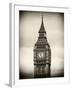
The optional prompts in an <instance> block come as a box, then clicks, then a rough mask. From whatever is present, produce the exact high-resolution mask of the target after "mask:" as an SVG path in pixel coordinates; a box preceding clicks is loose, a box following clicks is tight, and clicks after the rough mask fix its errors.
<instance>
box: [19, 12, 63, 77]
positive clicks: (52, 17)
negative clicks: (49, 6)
mask: <svg viewBox="0 0 72 90" xmlns="http://www.w3.org/2000/svg"><path fill="white" fill-rule="evenodd" d="M42 15H43V23H44V27H45V30H46V33H47V40H48V42H49V44H50V47H51V76H52V77H61V76H63V75H64V14H63V13H50V12H32V11H20V12H19V29H20V30H19V31H20V33H19V48H20V52H19V57H20V60H19V61H20V66H19V70H20V71H19V72H20V79H21V78H32V77H33V74H34V64H33V48H34V44H35V43H36V41H37V38H38V31H39V29H40V26H41V21H42Z"/></svg>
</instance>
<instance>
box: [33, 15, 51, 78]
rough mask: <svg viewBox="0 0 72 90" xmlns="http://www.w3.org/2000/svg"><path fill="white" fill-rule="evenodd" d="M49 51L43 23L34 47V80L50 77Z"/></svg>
mask: <svg viewBox="0 0 72 90" xmlns="http://www.w3.org/2000/svg"><path fill="white" fill-rule="evenodd" d="M50 66H51V49H50V45H49V43H48V42H47V38H46V31H45V28H44V23H43V16H42V22H41V27H40V30H39V37H38V40H37V42H36V43H35V46H34V78H45V77H50Z"/></svg>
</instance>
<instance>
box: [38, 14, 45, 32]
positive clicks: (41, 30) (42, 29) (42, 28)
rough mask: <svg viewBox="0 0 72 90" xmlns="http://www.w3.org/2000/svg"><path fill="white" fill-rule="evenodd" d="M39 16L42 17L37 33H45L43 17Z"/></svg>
mask: <svg viewBox="0 0 72 90" xmlns="http://www.w3.org/2000/svg"><path fill="white" fill-rule="evenodd" d="M41 16H42V22H41V27H40V30H39V33H46V31H45V28H44V23H43V15H41Z"/></svg>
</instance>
